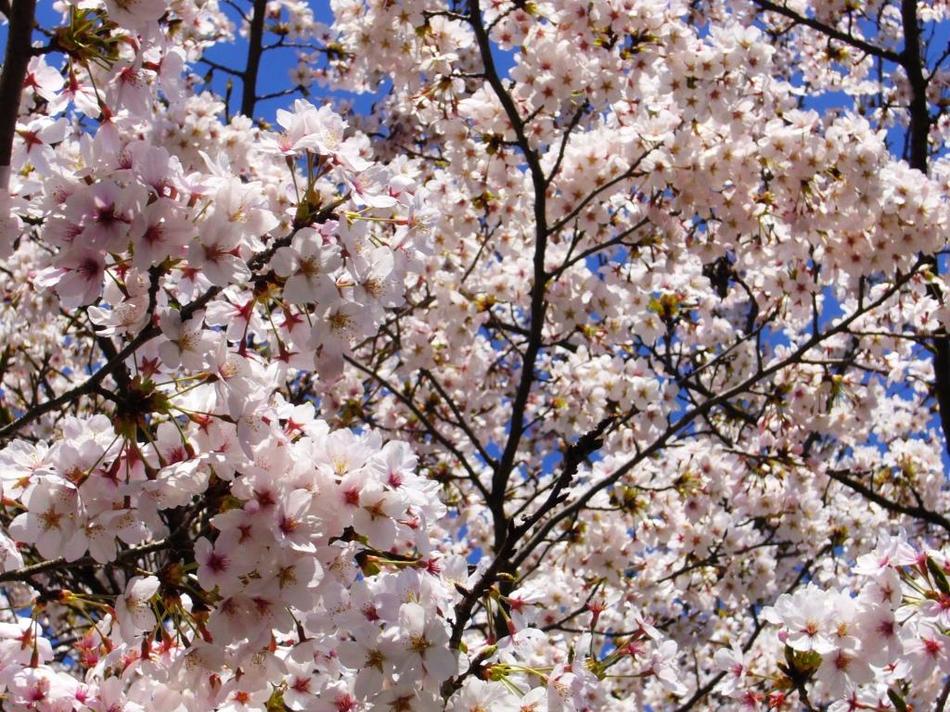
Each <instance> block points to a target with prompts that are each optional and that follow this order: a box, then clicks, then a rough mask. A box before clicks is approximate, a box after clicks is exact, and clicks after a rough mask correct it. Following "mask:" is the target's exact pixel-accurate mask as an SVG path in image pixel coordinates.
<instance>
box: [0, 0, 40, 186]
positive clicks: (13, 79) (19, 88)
mask: <svg viewBox="0 0 950 712" xmlns="http://www.w3.org/2000/svg"><path fill="white" fill-rule="evenodd" d="M35 10H36V0H16V2H15V3H13V6H12V7H10V8H8V9H7V11H6V12H5V13H4V14H5V15H6V16H7V18H9V20H10V25H9V27H8V28H7V51H6V55H5V57H4V60H3V73H2V74H0V191H2V192H4V193H5V192H6V191H7V187H8V183H9V178H10V161H11V159H12V157H13V137H14V135H15V133H16V120H17V113H18V112H19V110H20V94H21V93H22V92H23V81H24V79H26V68H27V65H28V64H29V62H30V56H31V54H32V52H31V46H30V38H31V37H32V34H33V13H34V11H35Z"/></svg>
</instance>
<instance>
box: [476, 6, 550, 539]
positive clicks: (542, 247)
mask: <svg viewBox="0 0 950 712" xmlns="http://www.w3.org/2000/svg"><path fill="white" fill-rule="evenodd" d="M468 20H469V23H471V25H472V30H473V31H474V34H475V41H476V43H477V44H478V49H479V52H480V54H481V59H482V64H483V65H484V67H485V79H486V81H487V82H488V84H489V85H490V86H491V88H492V91H493V92H494V93H495V96H496V97H497V98H498V101H499V102H500V103H501V105H502V108H504V110H505V115H506V116H507V117H508V121H509V123H510V124H511V128H512V130H513V131H514V133H515V138H516V141H515V142H516V144H517V146H518V148H519V149H520V150H521V153H522V155H523V156H524V160H525V163H526V164H527V166H528V171H529V173H530V174H531V183H532V187H533V189H534V240H535V244H534V257H533V277H532V283H531V308H530V323H529V327H528V329H529V335H528V343H527V345H526V346H525V351H524V357H523V358H522V361H521V375H520V378H519V381H518V387H517V390H516V391H515V395H514V398H513V399H512V403H511V421H510V425H509V430H508V439H507V441H506V443H505V447H504V449H503V451H502V454H501V457H500V458H499V460H498V467H496V468H495V472H494V475H493V477H492V485H491V497H490V499H489V501H488V505H489V508H490V509H491V512H492V517H493V521H494V527H495V531H494V534H495V542H494V548H495V551H496V556H498V553H497V552H498V550H499V549H500V548H501V547H502V546H503V542H504V539H505V537H506V536H507V533H508V530H509V527H508V522H507V519H506V517H505V490H506V489H507V487H508V479H509V477H510V476H511V472H512V470H513V468H514V465H515V456H516V454H517V452H518V447H519V446H520V444H521V439H522V436H523V435H524V431H525V414H526V413H525V411H526V410H527V405H528V397H529V396H530V394H531V387H532V385H533V384H534V380H535V374H534V366H535V363H536V361H537V358H538V354H539V353H540V351H541V346H542V344H541V338H542V331H543V328H544V317H545V314H546V313H547V302H546V301H545V298H544V295H545V286H546V283H547V277H548V275H547V273H546V272H545V269H544V259H545V254H546V252H547V243H548V235H549V231H548V224H547V203H546V198H545V191H546V189H547V181H546V179H545V175H544V171H543V169H542V168H541V162H540V160H539V159H538V155H537V153H536V152H535V150H534V149H533V148H531V143H530V141H529V140H528V136H527V134H526V133H525V123H524V120H523V119H522V118H521V114H520V113H519V112H518V108H517V107H516V106H515V102H514V100H513V99H512V98H511V94H509V93H508V91H507V90H506V89H505V86H504V85H503V84H502V81H501V77H500V76H499V74H498V70H497V68H496V67H495V60H494V58H493V57H492V50H491V40H490V39H489V38H488V33H487V31H486V30H485V25H484V24H483V22H482V11H481V8H480V7H479V3H478V0H470V2H469V18H468Z"/></svg>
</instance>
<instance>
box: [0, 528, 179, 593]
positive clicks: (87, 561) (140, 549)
mask: <svg viewBox="0 0 950 712" xmlns="http://www.w3.org/2000/svg"><path fill="white" fill-rule="evenodd" d="M170 546H171V541H170V539H161V540H159V541H155V542H152V543H151V544H143V545H141V546H133V547H132V548H131V549H125V550H124V551H121V552H119V555H118V556H117V557H116V560H115V561H113V562H110V563H108V564H104V565H105V566H114V565H115V564H122V563H127V562H130V561H134V560H135V559H137V558H139V557H140V556H144V555H145V554H151V553H153V552H156V551H161V550H162V549H167V548H169V547H170ZM82 566H103V564H100V563H99V562H98V561H96V560H95V559H93V558H92V557H91V556H84V557H82V558H80V559H76V560H75V561H66V559H63V558H59V559H50V560H49V561H43V562H40V563H39V564H33V565H32V566H24V567H22V568H19V569H15V570H14V571H5V572H4V573H0V583H6V582H11V581H23V582H26V581H29V580H30V579H31V578H33V577H34V576H39V575H40V574H48V573H51V572H53V571H59V570H60V569H66V568H79V567H82Z"/></svg>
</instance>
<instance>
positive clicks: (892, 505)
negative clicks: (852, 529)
mask: <svg viewBox="0 0 950 712" xmlns="http://www.w3.org/2000/svg"><path fill="white" fill-rule="evenodd" d="M827 474H828V477H830V478H831V479H833V480H834V481H835V482H840V483H841V484H843V485H844V486H845V487H848V488H849V489H852V490H854V491H855V492H857V493H858V494H860V495H861V496H863V497H864V498H865V499H867V500H870V501H871V502H874V504H876V505H877V506H879V507H881V508H882V509H886V510H887V511H889V512H894V513H895V514H905V515H907V516H908V517H914V518H915V519H920V520H922V521H925V522H929V523H930V524H935V525H937V526H938V527H941V528H942V529H944V530H946V531H948V532H950V519H947V518H946V517H944V516H943V515H942V514H938V513H937V512H934V511H932V510H930V509H926V508H925V507H922V506H916V507H910V506H908V505H906V504H901V503H900V502H894V501H893V500H890V499H888V498H887V497H885V496H883V495H882V494H880V493H878V492H875V491H874V490H872V489H871V488H870V487H868V486H867V485H865V484H864V483H862V482H858V481H857V480H855V479H853V478H851V477H849V476H848V474H847V473H846V472H843V471H841V470H829V471H828V472H827Z"/></svg>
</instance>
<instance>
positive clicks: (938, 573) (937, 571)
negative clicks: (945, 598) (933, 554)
mask: <svg viewBox="0 0 950 712" xmlns="http://www.w3.org/2000/svg"><path fill="white" fill-rule="evenodd" d="M927 570H928V571H929V572H930V575H931V576H932V577H933V580H934V582H935V583H936V584H937V588H939V589H940V593H944V594H950V583H947V576H946V574H944V573H943V569H941V568H940V565H939V564H938V563H937V562H936V561H934V560H933V559H931V558H930V557H929V556H928V557H927Z"/></svg>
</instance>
